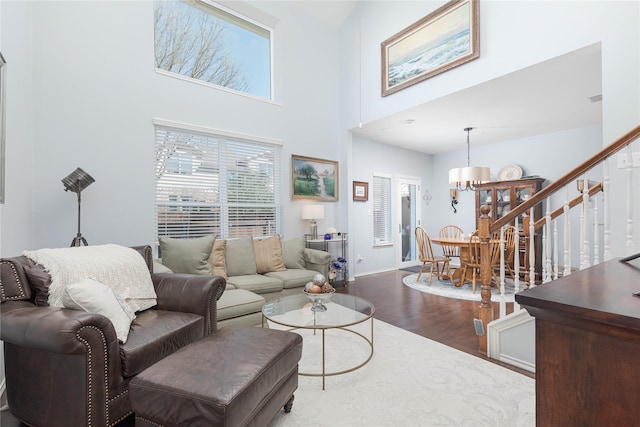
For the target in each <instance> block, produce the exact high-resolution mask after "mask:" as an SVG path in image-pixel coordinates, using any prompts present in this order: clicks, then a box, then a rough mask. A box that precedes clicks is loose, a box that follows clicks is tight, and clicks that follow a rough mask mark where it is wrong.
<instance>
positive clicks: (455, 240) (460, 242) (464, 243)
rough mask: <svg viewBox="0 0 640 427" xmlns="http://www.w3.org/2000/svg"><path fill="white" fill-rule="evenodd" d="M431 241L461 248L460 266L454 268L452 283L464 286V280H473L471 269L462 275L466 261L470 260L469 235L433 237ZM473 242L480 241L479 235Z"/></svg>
mask: <svg viewBox="0 0 640 427" xmlns="http://www.w3.org/2000/svg"><path fill="white" fill-rule="evenodd" d="M431 242H433V243H436V244H438V245H440V246H455V247H456V248H458V249H459V253H460V267H458V268H455V269H453V271H452V273H451V279H450V280H451V283H453V284H454V285H455V286H458V287H460V286H462V284H463V283H464V282H470V281H471V280H472V277H471V274H472V272H471V271H467V272H466V273H465V275H464V277H462V273H463V272H464V268H463V266H464V264H465V262H469V236H466V237H465V236H462V237H431ZM473 242H474V243H475V242H477V243H480V239H478V238H477V237H475V238H474V240H473Z"/></svg>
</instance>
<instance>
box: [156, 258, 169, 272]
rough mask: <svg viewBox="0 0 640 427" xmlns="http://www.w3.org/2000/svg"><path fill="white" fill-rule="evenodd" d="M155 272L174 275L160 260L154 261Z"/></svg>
mask: <svg viewBox="0 0 640 427" xmlns="http://www.w3.org/2000/svg"><path fill="white" fill-rule="evenodd" d="M153 272H154V273H173V271H171V269H170V268H169V267H167V266H166V265H164V264H162V262H161V261H160V260H156V259H154V260H153Z"/></svg>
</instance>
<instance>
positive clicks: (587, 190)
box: [478, 126, 640, 371]
mask: <svg viewBox="0 0 640 427" xmlns="http://www.w3.org/2000/svg"><path fill="white" fill-rule="evenodd" d="M634 152H635V153H638V152H640V126H637V127H635V128H634V129H632V130H631V131H629V132H628V133H626V134H625V135H623V136H622V137H620V138H619V139H618V140H616V141H614V142H613V143H611V144H610V145H609V146H607V147H605V148H603V149H602V150H601V151H599V152H598V153H596V154H595V155H594V156H592V157H591V158H589V159H588V160H586V161H585V162H583V163H582V164H580V165H578V166H577V167H575V168H574V169H572V170H571V171H569V172H568V173H567V174H565V175H564V176H562V177H561V178H560V179H558V180H557V181H555V182H553V183H551V184H550V185H548V186H547V187H545V188H543V189H542V190H541V191H540V192H538V193H536V194H535V195H534V196H533V197H531V198H530V199H529V200H527V201H525V202H523V203H522V204H520V205H519V206H517V207H516V208H515V209H513V210H512V211H511V212H509V213H508V214H507V215H505V216H503V217H502V218H500V219H498V220H497V221H495V222H491V219H490V218H489V215H488V214H489V212H490V207H489V206H482V207H481V209H480V210H481V213H482V216H481V217H480V219H479V221H478V237H479V238H480V242H481V243H480V245H481V262H482V267H481V274H480V277H481V283H482V291H481V296H482V300H481V303H480V309H479V313H478V318H479V319H480V320H481V321H482V323H483V326H484V330H485V331H487V333H486V334H484V335H482V336H480V343H479V344H480V351H481V352H485V353H486V354H487V355H488V356H489V357H491V358H494V359H499V360H501V361H504V362H506V363H511V364H513V365H516V366H518V367H521V368H523V369H527V370H530V371H534V370H535V360H533V354H534V353H533V351H534V349H535V328H534V326H533V325H534V323H533V322H534V321H533V318H532V317H530V316H529V314H528V313H527V312H526V310H524V309H522V308H521V307H520V306H519V305H518V304H517V303H514V311H513V313H511V314H509V315H506V302H504V300H503V301H501V302H500V304H499V313H495V312H494V309H493V306H492V304H491V277H492V266H491V260H490V255H489V254H490V238H491V237H490V236H491V235H492V234H493V233H494V232H501V230H502V231H503V230H504V228H505V227H506V226H509V225H513V224H515V225H516V230H518V229H521V230H522V231H521V237H526V238H525V239H515V240H516V242H519V241H526V242H528V243H527V244H528V245H530V246H529V247H528V248H527V249H528V250H527V251H526V252H527V253H528V254H529V260H528V262H527V264H528V265H529V267H528V271H524V272H523V269H521V266H520V257H519V255H518V254H519V252H520V251H519V250H518V248H516V250H515V251H514V259H513V265H514V271H516V272H518V271H519V272H521V274H516V275H515V278H514V284H515V289H516V292H518V290H523V289H526V288H531V287H535V286H537V285H539V284H541V283H548V282H551V281H553V280H557V279H559V278H562V277H566V276H570V275H571V272H572V271H575V270H576V269H579V270H584V269H588V268H590V267H592V266H594V265H597V264H599V263H600V262H601V261H607V260H610V259H612V258H613V253H614V252H616V253H618V254H620V253H622V254H624V255H623V256H626V255H631V254H633V253H637V252H639V251H640V238H639V237H637V236H638V235H639V233H638V230H637V229H635V228H636V227H638V225H637V224H638V222H639V220H638V219H639V218H640V212H635V211H634V206H636V207H637V206H639V205H640V168H639V167H638V166H636V167H635V168H634V162H633V153H634ZM618 155H626V159H627V160H628V161H626V162H621V161H620V157H621V156H618ZM637 156H638V155H637V154H636V157H637ZM621 163H622V164H621ZM636 163H637V164H640V159H637V160H636ZM613 173H615V174H616V175H615V183H616V186H615V188H614V187H612V185H611V182H612V179H611V178H612V174H613ZM573 194H577V196H572V195H573ZM538 205H542V206H543V209H542V211H543V212H545V216H544V217H543V218H541V219H540V220H538V221H535V222H534V221H528V218H534V215H533V212H534V208H535V207H536V206H538ZM621 205H624V206H625V208H624V209H616V210H615V211H613V209H612V206H621ZM636 210H639V209H638V208H636ZM523 214H524V215H525V217H526V218H525V220H524V221H523V222H524V223H523V224H522V225H520V224H518V220H519V218H520V217H522V216H523ZM612 230H613V231H614V232H615V233H614V234H613V235H617V236H621V235H623V236H624V238H623V239H621V238H619V237H618V238H617V239H616V241H615V242H613V241H612ZM540 234H541V236H542V239H536V238H534V237H535V236H536V235H540ZM634 235H635V236H636V237H635V238H634ZM536 240H538V241H540V240H541V242H542V243H541V245H542V248H535V244H536ZM502 246H503V248H504V245H502ZM540 249H541V250H540ZM536 253H538V254H540V253H541V254H542V259H541V260H540V259H538V260H536V259H535V257H536ZM507 261H508V260H505V259H504V249H503V251H502V254H501V265H500V285H501V288H502V290H503V289H504V282H505V265H506V263H507ZM536 266H538V267H536ZM523 273H524V274H523ZM638 283H640V272H639V277H638ZM503 292H504V290H503ZM504 348H509V349H510V350H509V351H506V352H505V351H504Z"/></svg>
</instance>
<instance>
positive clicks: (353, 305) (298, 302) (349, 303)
mask: <svg viewBox="0 0 640 427" xmlns="http://www.w3.org/2000/svg"><path fill="white" fill-rule="evenodd" d="M322 304H323V305H324V307H326V310H323V311H319V310H314V309H312V308H314V302H313V301H312V300H311V299H310V298H309V297H307V296H306V295H304V294H303V293H302V291H300V294H299V295H289V296H286V297H282V298H278V299H276V300H273V301H269V302H268V303H266V304H265V305H264V307H262V315H263V316H264V317H265V318H266V319H267V320H270V321H272V322H275V323H277V324H279V325H283V326H290V327H292V328H307V329H331V328H341V327H345V326H350V325H355V324H358V323H362V322H364V321H365V320H367V319H370V318H371V317H373V313H374V312H375V308H374V306H373V304H371V303H370V302H369V301H367V300H365V299H363V298H360V297H357V296H354V295H347V294H339V293H334V294H333V295H332V296H331V299H330V300H329V301H323V302H322Z"/></svg>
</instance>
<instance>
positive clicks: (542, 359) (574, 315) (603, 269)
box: [516, 259, 640, 427]
mask: <svg viewBox="0 0 640 427" xmlns="http://www.w3.org/2000/svg"><path fill="white" fill-rule="evenodd" d="M638 290H640V259H636V260H634V261H631V262H629V263H620V262H618V260H617V259H616V260H611V261H607V262H604V263H601V264H598V265H596V266H594V267H591V268H588V269H585V270H582V271H577V272H575V273H572V274H571V275H569V276H566V277H563V278H562V279H559V280H556V281H553V282H550V283H548V284H544V285H541V286H537V287H534V288H531V289H527V290H525V291H523V292H521V293H519V294H517V295H516V301H517V302H518V303H519V304H521V305H522V306H523V307H524V308H525V309H526V310H527V311H528V312H529V313H530V314H531V315H532V316H534V317H535V324H536V425H538V426H544V427H553V426H562V427H564V426H581V427H587V426H632V425H639V423H640V356H639V355H640V297H636V296H633V295H632V293H633V292H636V291H638Z"/></svg>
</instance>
